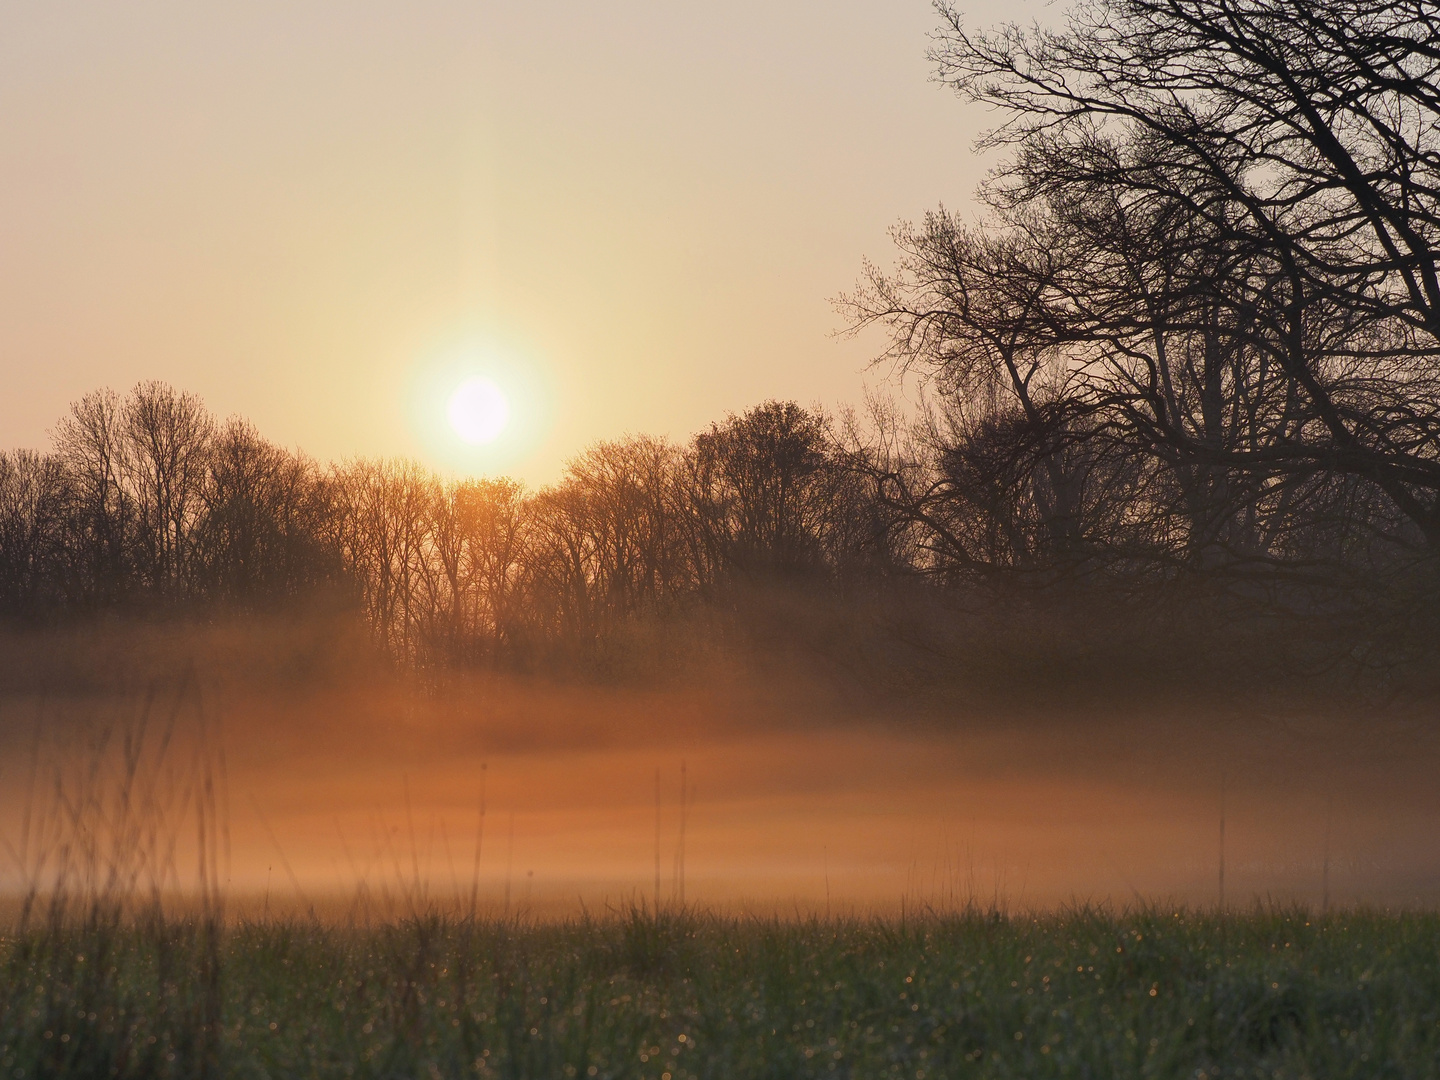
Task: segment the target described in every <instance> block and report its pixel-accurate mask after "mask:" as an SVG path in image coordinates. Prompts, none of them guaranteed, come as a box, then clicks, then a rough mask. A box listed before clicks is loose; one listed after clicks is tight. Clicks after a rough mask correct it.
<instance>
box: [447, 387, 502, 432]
mask: <svg viewBox="0 0 1440 1080" xmlns="http://www.w3.org/2000/svg"><path fill="white" fill-rule="evenodd" d="M446 413H447V414H448V415H449V417H450V426H451V427H452V428H454V429H455V434H456V435H459V436H460V438H461V439H463V440H464V441H465V442H467V443H469V444H470V445H471V446H479V445H481V444H482V443H488V442H494V441H495V439H496V438H498V437H499V435H500V433H501V432H503V431H504V430H505V427H506V425H507V424H509V422H510V402H509V401H508V400H507V399H506V397H505V393H504V391H502V390H501V389H500V387H498V386H496V385H495V384H494V383H493V382H491V381H490V380H489V379H484V378H477V379H467V380H466V381H465V382H463V383H461V384H460V385H459V386H457V387H456V388H455V392H454V393H453V394H451V395H450V404H449V406H448V407H447V409H446Z"/></svg>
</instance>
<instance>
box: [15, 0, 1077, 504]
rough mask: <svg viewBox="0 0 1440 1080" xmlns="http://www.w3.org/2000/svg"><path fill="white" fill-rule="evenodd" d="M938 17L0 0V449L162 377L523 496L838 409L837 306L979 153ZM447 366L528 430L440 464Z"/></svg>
mask: <svg viewBox="0 0 1440 1080" xmlns="http://www.w3.org/2000/svg"><path fill="white" fill-rule="evenodd" d="M1051 14H1053V12H1052V11H1051V10H1050V9H1048V8H1047V7H1046V6H1045V5H1044V4H1042V3H1041V2H1040V0H1010V2H1008V3H1006V4H1004V5H1000V4H998V3H995V2H994V0H986V3H984V4H974V5H972V6H971V19H972V21H973V22H975V23H977V24H982V25H989V24H991V23H993V22H994V21H996V20H997V19H998V18H1015V19H1022V20H1026V21H1028V20H1030V19H1032V18H1035V17H1044V16H1049V15H1051ZM935 25H936V18H935V15H934V12H933V11H932V9H931V8H930V5H929V4H928V3H926V2H925V0H827V2H820V0H763V2H762V0H729V2H728V3H723V4H715V3H705V4H702V3H690V2H683V0H681V2H676V0H668V2H661V0H609V2H601V3H596V2H589V3H579V2H575V0H553V2H550V3H536V2H520V0H512V2H501V0H471V2H462V0H408V2H406V3H403V4H402V3H399V2H398V0H344V2H343V3H342V2H340V0H285V2H283V3H281V2H278V0H246V2H245V3H237V2H233V0H222V2H211V3H205V4H194V3H183V4H182V3H179V2H174V0H159V2H157V0H140V2H135V3H127V4H123V5H122V4H113V3H102V2H98V0H89V2H75V0H43V2H42V0H0V370H3V373H4V375H5V393H4V394H3V396H0V425H3V427H0V445H3V446H10V447H13V446H40V445H43V444H44V443H45V442H46V439H47V435H46V433H47V431H48V430H49V429H50V428H51V427H52V426H53V424H54V422H55V420H56V419H57V418H58V417H59V416H60V415H61V413H62V412H63V411H64V409H65V408H66V406H67V404H68V403H69V402H70V401H72V400H73V399H75V398H76V397H78V396H79V395H80V394H82V393H84V392H86V391H88V390H92V389H95V388H97V387H100V386H111V387H114V388H115V389H117V390H125V389H127V388H129V387H130V386H131V385H133V384H134V383H135V382H137V381H138V380H141V379H146V378H160V379H164V380H166V381H168V382H171V383H173V384H174V385H176V386H178V387H182V388H185V389H189V390H193V391H195V392H197V393H199V394H200V395H201V396H203V397H204V398H205V400H206V401H207V403H208V404H209V405H210V407H211V408H212V409H213V410H214V411H215V412H216V413H218V414H220V415H222V416H223V415H228V414H231V413H240V414H243V415H245V416H247V417H249V418H250V419H252V420H254V421H255V422H256V424H257V425H258V426H259V427H260V429H261V430H262V431H263V432H264V433H266V434H267V435H269V436H270V437H272V438H273V439H275V440H277V441H279V442H281V443H284V444H286V445H290V446H298V447H300V448H303V449H304V450H306V451H308V452H310V453H311V454H314V455H316V456H317V457H320V458H339V457H346V456H350V455H391V454H409V455H415V456H419V457H421V458H423V459H424V460H426V461H427V462H428V463H430V464H432V465H437V466H441V467H451V468H463V469H467V470H474V471H494V470H504V471H509V472H512V473H514V474H516V475H519V476H522V477H524V478H526V479H528V480H531V481H533V482H543V481H545V480H548V479H551V478H553V477H554V476H555V475H556V474H557V473H558V471H559V468H560V464H561V462H563V460H564V459H565V458H566V457H568V456H569V455H571V454H572V453H574V452H575V451H576V450H578V449H580V448H581V447H583V446H584V445H586V444H587V443H589V442H591V441H593V440H595V439H598V438H604V437H609V436H615V435H619V434H622V433H625V432H639V431H644V432H654V433H668V434H670V435H672V436H674V437H676V438H683V437H685V436H687V435H688V434H689V433H690V432H692V431H694V430H696V429H697V428H700V427H703V426H704V425H705V424H707V423H708V422H709V421H710V420H712V419H718V418H720V417H722V416H723V415H724V413H725V412H727V411H730V410H740V409H743V408H745V407H747V406H749V405H752V404H754V403H756V402H758V401H760V400H763V399H765V398H770V397H778V398H797V399H799V400H801V401H805V402H810V401H819V402H823V403H825V404H828V405H836V404H843V403H846V402H854V401H857V400H858V399H859V397H860V394H861V388H862V386H863V385H864V382H865V380H866V379H870V380H872V381H873V379H874V378H875V376H874V375H873V374H869V373H867V372H866V371H865V367H866V362H867V360H868V359H869V358H870V356H871V355H872V353H873V352H874V351H875V348H876V344H877V341H876V339H874V338H871V339H869V340H864V339H862V340H859V341H837V340H835V339H834V338H832V337H831V336H830V335H831V333H832V332H833V331H834V330H835V329H836V328H837V327H838V326H839V324H840V320H839V317H838V316H837V315H836V314H835V313H834V311H833V310H832V308H831V306H830V304H829V301H828V298H829V297H832V296H834V295H835V294H836V293H837V292H840V291H842V290H844V289H847V288H849V287H850V286H851V285H852V284H853V282H854V280H855V277H856V275H857V273H858V271H859V269H860V263H861V259H862V257H865V256H869V257H871V258H872V259H876V260H877V261H882V262H884V261H888V260H889V258H890V247H889V242H888V239H887V237H886V229H887V228H888V227H889V226H890V225H891V224H893V223H894V222H895V221H896V220H897V219H899V218H903V217H915V216H918V215H919V214H921V213H923V212H924V210H926V209H927V208H929V207H932V206H934V205H935V204H937V203H939V202H941V201H944V202H945V203H946V204H948V205H950V206H952V207H956V208H963V207H965V206H966V205H968V203H969V199H970V196H971V193H972V191H973V189H974V187H975V185H976V183H977V182H978V181H979V179H980V178H981V176H982V173H983V164H982V163H981V162H979V161H978V160H977V159H976V158H975V157H974V156H973V154H972V152H971V143H972V141H973V139H974V137H975V135H976V134H977V133H978V132H979V131H980V130H982V129H983V128H984V127H985V126H986V125H987V123H988V122H989V121H990V119H991V118H990V117H988V116H987V115H985V114H984V113H983V112H980V111H978V110H976V109H974V108H973V107H970V106H966V105H963V104H962V103H960V102H959V101H957V100H956V99H955V98H954V97H953V95H952V94H950V92H949V91H947V90H945V89H943V88H941V87H939V86H937V85H936V84H935V83H933V82H932V81H930V74H931V73H930V68H929V66H928V64H927V63H926V61H925V59H924V51H925V48H926V44H927V40H926V35H927V34H928V33H929V32H930V31H931V30H933V28H934V27H935ZM476 357H479V358H481V360H480V361H476V360H475V358H476ZM473 362H481V366H482V367H485V368H486V369H487V370H489V371H490V372H491V373H492V374H495V376H496V378H497V381H500V382H506V381H507V380H510V382H511V383H512V384H513V387H512V389H511V393H512V396H514V397H515V399H516V400H515V407H516V423H515V432H516V433H517V435H518V436H520V437H517V438H511V439H502V440H499V441H498V442H497V443H496V445H495V446H494V447H492V448H490V449H489V450H487V451H482V452H478V453H476V452H471V455H470V456H468V457H461V456H457V454H456V453H454V452H452V451H453V450H454V449H455V447H457V446H458V443H456V442H455V441H454V440H453V439H451V438H450V436H449V432H448V430H447V429H445V428H444V424H445V421H444V394H445V392H446V389H447V387H448V386H449V385H450V383H451V382H453V381H455V380H456V379H458V378H459V377H461V376H462V375H463V374H464V373H465V372H466V371H469V370H470V369H471V367H472V366H473ZM476 370H479V369H476ZM532 413H534V414H535V415H533V416H532V415H531V414H532ZM447 440H448V441H447Z"/></svg>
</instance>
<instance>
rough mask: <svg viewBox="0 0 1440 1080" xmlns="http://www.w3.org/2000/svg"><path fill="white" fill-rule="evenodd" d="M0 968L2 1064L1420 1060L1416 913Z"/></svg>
mask: <svg viewBox="0 0 1440 1080" xmlns="http://www.w3.org/2000/svg"><path fill="white" fill-rule="evenodd" d="M0 976H3V983H0V1078H3V1077H16V1078H35V1077H56V1076H67V1077H71V1076H73V1077H196V1076H215V1077H220V1076H224V1077H352V1076H353V1077H376V1078H379V1077H425V1078H431V1077H447V1078H448V1077H462V1076H483V1077H515V1078H518V1077H536V1078H551V1077H553V1078H566V1077H586V1076H595V1077H634V1078H639V1077H648V1078H654V1080H682V1078H689V1077H707V1078H715V1080H740V1078H748V1077H757V1078H759V1077H773V1078H777V1080H779V1078H787V1080H788V1078H795V1077H875V1078H882V1077H905V1078H917V1080H927V1078H940V1077H968V1076H976V1077H1017V1078H1018V1077H1024V1078H1027V1080H1029V1078H1036V1077H1051V1076H1054V1077H1096V1078H1110V1077H1182V1076H1184V1077H1200V1076H1204V1077H1207V1078H1209V1077H1216V1076H1245V1077H1259V1076H1264V1077H1267V1078H1281V1077H1297V1078H1299V1077H1316V1078H1321V1077H1350V1076H1354V1077H1367V1078H1368V1077H1383V1076H1395V1077H1427V1076H1436V1075H1437V1074H1440V1065H1437V1062H1440V916H1437V915H1433V914H1422V913H1411V914H1381V913H1369V912H1350V913H1343V914H1334V915H1331V916H1329V917H1328V918H1324V919H1322V918H1319V917H1316V916H1313V915H1308V914H1306V913H1305V912H1303V911H1298V910H1256V911H1254V912H1251V913H1248V914H1238V915H1237V914H1232V915H1226V916H1223V917H1222V916H1217V915H1215V914H1213V913H1212V914H1206V913H1197V912H1183V911H1182V912H1180V913H1179V914H1176V913H1174V912H1172V911H1147V912H1140V913H1110V912H1104V911H1096V910H1079V911H1073V912H1069V913H1062V914H1057V915H1044V916H1029V915H1026V916H1023V917H1022V916H1009V917H1007V916H1004V915H1002V914H997V913H983V912H972V913H969V914H962V915H957V916H938V915H937V916H933V917H927V918H920V919H912V920H908V921H903V922H902V921H898V920H836V921H819V920H816V921H793V920H792V921H773V920H760V919H753V920H752V919H747V918H738V917H728V916H722V915H706V914H683V915H682V914H668V915H665V914H662V916H661V917H660V918H659V919H656V918H653V917H650V916H647V915H645V914H643V913H638V912H632V913H629V914H622V915H617V916H614V917H611V918H605V919H599V920H577V921H572V922H568V923H556V924H524V923H517V922H508V923H506V922H494V921H480V922H474V923H472V922H470V921H468V920H463V919H461V920H456V919H448V918H445V917H441V916H427V917H420V918H413V919H408V920H400V921H396V922H392V923H388V924H385V925H381V926H378V927H371V928H353V927H352V928H345V927H340V926H333V925H325V924H322V923H318V922H307V921H288V922H273V923H264V924H256V923H251V924H241V925H232V926H229V927H226V928H220V927H218V926H217V925H215V924H213V923H212V924H207V923H204V922H198V921H189V922H186V921H174V920H172V921H168V922H166V921H163V920H158V919H151V920H148V921H147V920H143V919H142V920H139V921H128V922H125V923H123V924H122V923H120V922H119V921H117V920H115V919H107V918H93V919H91V920H89V921H88V922H81V923H79V924H74V923H72V924H68V925H66V926H64V927H60V926H57V925H51V926H49V927H46V928H42V929H38V930H32V931H30V932H27V933H23V934H11V935H7V936H6V937H5V939H4V941H3V944H0Z"/></svg>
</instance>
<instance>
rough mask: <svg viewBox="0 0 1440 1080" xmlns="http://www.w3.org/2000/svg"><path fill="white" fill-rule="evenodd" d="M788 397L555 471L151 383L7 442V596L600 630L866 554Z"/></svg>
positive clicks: (68, 603)
mask: <svg viewBox="0 0 1440 1080" xmlns="http://www.w3.org/2000/svg"><path fill="white" fill-rule="evenodd" d="M834 447H835V441H834V439H833V437H832V435H831V425H830V423H829V421H828V420H827V419H826V418H825V417H824V416H822V415H821V414H820V413H818V412H817V411H814V410H809V409H804V408H801V407H798V406H796V405H794V404H791V403H775V402H771V403H767V404H765V405H761V406H759V407H757V408H755V409H752V410H750V411H748V412H746V413H745V414H744V415H741V416H732V417H730V418H729V419H728V420H727V421H726V422H725V423H723V424H717V425H714V426H712V428H711V429H710V430H709V431H707V432H705V433H703V434H701V435H698V436H696V437H695V438H694V439H693V440H692V441H691V442H690V443H689V445H687V446H684V447H681V446H677V445H675V444H673V443H671V442H669V441H666V440H664V439H657V438H649V437H643V436H642V437H631V438H626V439H621V440H617V441H613V442H605V443H600V444H597V445H595V446H593V447H591V448H590V449H589V450H587V451H585V452H584V453H582V454H581V455H579V456H578V457H577V458H575V459H574V460H573V461H572V462H570V464H569V466H568V468H567V469H566V472H565V475H564V477H563V478H562V479H561V480H560V481H559V482H558V483H555V484H553V485H551V486H549V487H545V488H542V489H540V490H538V491H533V492H527V491H526V490H524V489H523V488H522V487H521V485H520V484H518V483H515V482H514V481H511V480H508V479H479V480H470V479H462V480H457V479H448V478H443V477H441V476H439V475H437V474H435V473H433V472H431V471H428V470H426V469H424V468H423V467H421V466H419V465H417V464H415V463H413V462H410V461H355V462H349V463H345V464H337V465H329V466H322V465H319V464H317V463H316V462H314V461H312V460H309V459H307V458H305V457H303V456H301V455H298V454H296V453H292V452H290V451H287V450H283V449H281V448H279V447H277V446H274V445H273V444H271V443H269V442H267V441H266V440H265V439H263V438H262V437H261V436H260V435H259V434H258V433H257V432H256V431H255V429H254V428H253V427H252V426H251V425H250V424H249V423H247V422H245V421H243V420H231V421H229V422H226V423H218V422H217V421H216V420H215V419H214V418H213V417H212V416H211V415H210V414H209V413H208V412H207V411H206V409H205V408H204V406H203V405H202V403H201V402H200V400H199V399H198V398H196V397H195V396H194V395H191V394H186V393H181V392H178V391H176V390H174V389H173V388H171V387H169V386H167V385H165V384H163V383H158V382H149V383H144V384H141V385H140V386H137V387H135V388H134V389H133V390H132V391H131V392H130V393H129V394H128V395H126V396H124V397H123V398H122V397H121V396H119V395H117V394H115V393H113V392H110V391H102V392H98V393H93V394H89V395H87V396H86V397H84V398H82V399H81V400H80V401H78V402H76V403H75V404H74V405H73V406H72V407H71V409H70V411H69V413H68V415H67V416H65V417H64V418H63V419H62V420H61V421H60V422H59V424H58V425H57V426H56V428H55V430H54V439H53V446H52V447H51V449H50V450H49V452H48V453H44V454H40V453H35V452H31V451H19V452H10V453H5V454H3V455H0V605H3V610H4V611H6V612H8V613H10V614H13V615H17V616H31V617H34V616H44V615H46V614H49V613H54V612H65V611H70V612H74V611H93V610H96V609H106V608H115V607H129V608H132V609H137V608H138V609H150V610H154V609H156V608H157V607H159V608H174V607H182V608H190V609H192V610H193V609H196V608H210V607H215V606H220V607H226V608H231V609H236V608H238V609H245V608H254V607H257V606H259V607H273V606H275V605H284V604H287V603H291V602H299V603H309V602H312V601H314V600H315V599H317V598H320V599H323V598H331V599H334V598H337V597H338V598H339V599H341V600H342V601H343V600H345V599H350V600H353V601H355V602H357V603H358V604H359V605H360V606H361V607H362V608H363V611H364V613H365V615H366V617H367V620H368V622H369V625H370V626H371V627H372V629H373V631H374V633H375V635H376V637H377V638H378V639H379V641H381V642H382V643H383V644H384V645H385V646H386V647H387V648H388V649H389V650H390V651H392V652H393V654H394V655H396V656H397V657H399V658H402V659H404V660H406V661H408V662H413V663H417V664H431V663H455V662H458V663H474V662H486V661H494V660H497V659H504V658H511V659H515V658H524V657H528V656H531V655H534V654H535V653H536V652H537V651H541V652H543V651H545V650H548V649H550V648H552V647H563V648H566V649H574V648H577V647H578V648H580V649H584V648H586V647H588V646H592V645H595V644H597V643H599V642H602V641H603V640H604V639H605V638H607V637H608V636H609V635H611V634H612V633H614V632H615V631H616V630H617V629H618V628H619V627H620V626H621V625H622V624H625V623H627V622H628V621H631V620H633V619H634V618H635V617H636V616H637V615H642V614H645V613H648V612H653V611H656V610H660V609H664V608H666V607H667V606H673V605H676V604H681V603H685V602H688V601H694V600H697V599H698V600H704V599H707V598H709V599H713V598H715V597H716V596H717V595H718V593H719V591H721V590H723V589H725V588H726V587H727V586H729V585H730V584H732V583H734V582H737V581H741V580H762V579H763V580H770V579H773V578H788V577H797V576H806V577H808V576H813V575H816V574H822V575H828V574H830V573H833V572H834V571H836V570H838V569H839V568H840V567H842V566H846V565H849V564H850V563H851V562H854V561H860V560H866V559H869V558H870V556H871V552H872V546H871V545H870V544H869V542H868V541H869V540H870V538H871V537H872V536H873V535H874V529H873V527H872V526H871V524H870V521H869V514H870V509H871V508H870V507H869V506H868V505H867V501H866V499H865V497H864V489H863V486H862V485H861V484H860V482H859V479H860V478H859V477H858V476H857V475H855V474H853V473H851V472H848V471H846V470H845V469H843V468H841V467H840V465H841V461H840V459H839V457H838V456H837V454H836V453H835V449H834Z"/></svg>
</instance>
